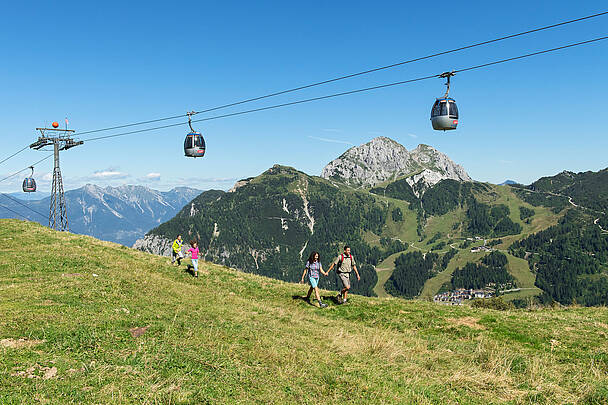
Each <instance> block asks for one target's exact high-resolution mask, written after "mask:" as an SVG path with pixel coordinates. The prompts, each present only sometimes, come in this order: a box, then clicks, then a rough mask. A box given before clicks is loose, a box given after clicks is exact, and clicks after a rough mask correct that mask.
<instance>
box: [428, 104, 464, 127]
mask: <svg viewBox="0 0 608 405" xmlns="http://www.w3.org/2000/svg"><path fill="white" fill-rule="evenodd" d="M431 122H432V123H433V129H435V130H438V131H447V130H450V129H456V127H457V126H458V107H457V106H456V101H455V100H454V99H453V98H449V97H442V98H438V99H437V100H436V101H435V104H433V108H432V109H431Z"/></svg>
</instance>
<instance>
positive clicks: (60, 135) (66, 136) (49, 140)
mask: <svg viewBox="0 0 608 405" xmlns="http://www.w3.org/2000/svg"><path fill="white" fill-rule="evenodd" d="M53 127H55V128H36V130H37V131H40V136H39V137H38V140H37V141H36V142H34V143H32V144H31V145H30V148H32V149H36V150H40V149H42V148H44V147H45V146H50V145H53V152H54V157H55V163H54V166H53V186H52V188H51V205H50V207H49V228H52V229H55V230H58V231H69V226H68V214H67V208H66V203H65V195H64V192H63V179H62V177H61V168H60V167H59V152H60V151H62V150H68V149H70V148H73V147H75V146H78V145H82V144H83V143H84V141H75V140H74V139H73V138H72V136H71V135H72V133H74V132H76V131H74V130H73V129H67V128H65V129H59V128H57V127H56V126H55V125H54V124H53ZM49 131H50V133H49V134H48V135H47V132H49Z"/></svg>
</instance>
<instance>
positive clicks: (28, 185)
mask: <svg viewBox="0 0 608 405" xmlns="http://www.w3.org/2000/svg"><path fill="white" fill-rule="evenodd" d="M30 169H32V174H30V177H26V178H25V179H23V192H24V193H33V192H35V191H36V180H34V167H33V166H30Z"/></svg>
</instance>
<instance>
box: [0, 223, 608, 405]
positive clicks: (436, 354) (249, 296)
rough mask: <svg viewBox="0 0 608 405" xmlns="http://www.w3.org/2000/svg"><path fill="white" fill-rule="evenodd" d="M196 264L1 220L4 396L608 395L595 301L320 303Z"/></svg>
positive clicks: (512, 399)
mask: <svg viewBox="0 0 608 405" xmlns="http://www.w3.org/2000/svg"><path fill="white" fill-rule="evenodd" d="M201 269H202V271H203V273H202V274H201V277H200V278H199V279H194V278H192V277H191V276H190V275H188V274H187V273H186V272H185V271H184V266H182V268H181V269H178V268H176V267H172V266H170V265H169V264H168V263H167V258H163V257H158V256H153V255H150V254H146V253H143V252H139V251H135V250H132V249H128V248H126V247H122V246H119V245H115V244H112V243H107V242H101V241H98V240H95V239H93V238H90V237H85V236H76V235H72V234H67V233H56V232H53V231H50V230H49V229H47V228H44V227H41V226H39V225H37V224H33V223H27V222H22V221H17V220H0V353H1V357H0V403H2V404H18V403H27V404H30V403H52V404H54V403H138V404H139V403H144V404H145V403H231V404H232V403H276V404H285V403H311V404H312V403H362V404H372V403H373V404H376V403H400V404H403V403H420V404H431V403H446V404H457V403H458V404H466V403H486V404H487V403H547V404H549V403H572V404H604V403H606V401H607V398H608V345H607V343H606V342H607V338H608V310H607V309H606V308H603V307H600V308H575V307H573V308H563V309H544V310H530V311H524V310H512V311H505V312H500V311H493V310H489V309H476V308H471V307H446V306H439V305H434V304H432V303H429V302H424V301H418V300H411V301H405V300H401V299H396V298H366V297H362V296H353V299H352V302H350V303H349V304H347V305H343V306H337V305H335V304H333V303H331V301H330V299H329V298H327V299H326V300H327V301H328V302H329V303H330V307H329V308H326V309H320V308H317V307H314V306H312V305H310V304H307V303H305V302H304V301H302V300H301V299H294V296H296V297H297V296H299V295H301V294H303V292H304V291H305V290H306V287H305V286H301V285H297V284H289V283H285V282H282V281H278V280H273V279H269V278H265V277H261V276H257V275H253V274H245V273H241V272H237V271H234V270H231V269H228V268H226V267H221V266H218V265H214V264H210V263H203V264H202V265H201ZM322 285H323V284H322ZM324 295H329V293H327V292H325V293H324ZM135 328H147V329H145V330H144V329H135ZM142 331H143V333H142V334H141V335H140V336H137V337H134V335H137V334H138V333H141V332H142Z"/></svg>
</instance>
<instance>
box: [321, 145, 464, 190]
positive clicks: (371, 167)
mask: <svg viewBox="0 0 608 405" xmlns="http://www.w3.org/2000/svg"><path fill="white" fill-rule="evenodd" d="M321 177H323V178H325V179H329V180H334V181H338V182H341V183H344V184H347V185H349V186H351V187H360V188H367V187H374V186H376V185H378V184H380V183H382V182H385V181H389V180H396V179H398V178H403V177H408V180H407V182H408V184H410V186H412V188H413V189H414V190H417V191H416V194H417V195H418V194H419V193H421V192H423V191H424V190H426V189H427V188H428V187H430V186H432V185H434V184H436V183H438V182H439V181H441V180H443V179H453V180H458V181H471V178H470V177H469V175H468V174H467V172H466V171H465V170H464V168H463V167H462V166H460V165H458V164H456V163H454V162H453V161H452V160H451V159H450V158H449V157H448V156H447V155H445V154H443V153H441V152H439V151H438V150H437V149H435V148H433V147H431V146H428V145H418V147H417V148H416V149H414V150H412V151H411V152H409V151H408V150H407V149H406V148H405V147H404V146H403V145H401V144H399V143H397V142H395V141H394V140H392V139H390V138H386V137H378V138H375V139H373V140H372V141H370V142H368V143H366V144H363V145H360V146H355V147H353V148H350V149H349V150H347V151H346V152H345V153H344V154H342V156H340V157H339V158H337V159H335V160H333V161H331V162H330V163H329V164H328V165H327V166H325V167H324V168H323V172H322V174H321Z"/></svg>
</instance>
